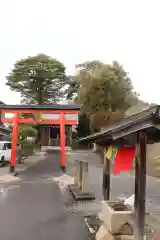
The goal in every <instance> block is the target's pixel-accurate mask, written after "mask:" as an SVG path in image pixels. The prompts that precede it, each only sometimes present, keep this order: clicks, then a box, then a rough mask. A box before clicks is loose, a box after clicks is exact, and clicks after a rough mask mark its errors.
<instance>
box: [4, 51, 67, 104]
mask: <svg viewBox="0 0 160 240" xmlns="http://www.w3.org/2000/svg"><path fill="white" fill-rule="evenodd" d="M6 79H7V82H6V85H8V86H9V87H10V89H11V90H13V91H17V92H20V93H21V97H22V102H24V103H28V104H50V103H54V102H57V101H58V100H59V99H60V97H61V94H62V92H61V88H62V87H63V86H64V85H65V81H66V75H65V67H64V65H63V64H62V63H61V62H59V61H58V60H56V59H53V58H51V57H49V56H46V55H44V54H39V55H37V56H33V57H28V58H26V59H22V60H20V61H17V62H16V63H15V65H14V68H13V70H12V71H11V72H10V73H9V75H8V76H7V77H6Z"/></svg>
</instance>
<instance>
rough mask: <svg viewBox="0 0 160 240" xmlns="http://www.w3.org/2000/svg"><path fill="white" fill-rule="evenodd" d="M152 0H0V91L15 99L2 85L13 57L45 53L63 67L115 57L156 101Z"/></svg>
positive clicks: (146, 95) (155, 19)
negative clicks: (63, 65)
mask: <svg viewBox="0 0 160 240" xmlns="http://www.w3.org/2000/svg"><path fill="white" fill-rule="evenodd" d="M159 4H160V3H159V2H158V0H157V1H156V0H154V1H151V0H145V1H144V0H141V1H138V0H130V1H128V0H121V1H119V0H112V1H111V0H110V1H109V0H95V1H91V0H87V1H86V0H85V1H84V0H81V1H79V0H77V1H75V0H68V1H65V0H59V1H55V0H45V1H38V0H34V1H31V0H28V1H21V0H13V1H10V0H5V1H1V3H0V31H1V38H0V43H1V44H0V53H1V54H0V66H1V71H0V79H1V81H0V96H1V99H0V100H2V101H5V102H6V103H18V102H19V101H20V96H19V94H17V93H11V92H10V91H9V89H8V88H7V87H6V86H5V76H6V75H7V74H8V72H9V71H10V70H11V68H12V67H13V64H14V62H15V61H16V60H18V59H20V58H23V57H27V56H28V55H34V54H37V53H42V52H44V53H46V54H48V55H50V56H52V57H55V58H57V59H58V60H60V61H62V62H63V63H64V64H65V65H66V67H67V71H68V73H72V72H73V71H74V65H75V64H77V63H80V62H83V61H86V60H93V59H99V60H103V61H106V62H110V61H112V60H117V61H119V62H120V63H121V64H123V66H124V67H125V69H126V70H127V71H128V72H129V73H130V75H131V76H132V79H133V84H134V86H135V88H136V90H138V91H139V92H140V94H141V98H143V99H144V100H147V101H153V102H157V103H159V102H160V97H159V88H158V87H157V86H158V84H159V77H160V74H159V69H158V60H159V53H160V46H159V42H160V41H159V40H160V35H159V33H158V29H159V26H158V22H159V21H160V16H159V12H158V9H159Z"/></svg>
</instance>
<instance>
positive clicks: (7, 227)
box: [0, 153, 90, 240]
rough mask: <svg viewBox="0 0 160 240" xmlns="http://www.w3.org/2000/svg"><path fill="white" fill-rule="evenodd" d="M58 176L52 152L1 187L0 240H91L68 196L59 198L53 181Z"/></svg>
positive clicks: (58, 171)
mask: <svg viewBox="0 0 160 240" xmlns="http://www.w3.org/2000/svg"><path fill="white" fill-rule="evenodd" d="M60 175H61V173H60V169H59V154H58V153H55V154H54V155H50V156H47V157H46V159H44V160H42V161H40V162H39V163H37V164H36V165H34V166H33V167H31V168H29V169H28V170H26V172H24V173H22V174H21V175H20V177H21V180H20V181H18V182H14V183H12V184H11V183H10V184H9V183H8V184H3V185H1V187H3V188H4V191H1V192H0V213H1V214H0V239H2V240H62V239H63V240H64V239H65V240H89V239H90V234H89V232H88V230H87V229H86V228H85V225H84V219H83V218H82V216H80V215H79V214H78V211H76V209H73V208H72V203H71V202H70V196H69V195H68V193H67V192H65V193H64V194H63V195H62V194H61V192H60V189H59V187H58V184H57V183H56V182H54V181H53V180H52V178H53V176H54V177H58V176H60Z"/></svg>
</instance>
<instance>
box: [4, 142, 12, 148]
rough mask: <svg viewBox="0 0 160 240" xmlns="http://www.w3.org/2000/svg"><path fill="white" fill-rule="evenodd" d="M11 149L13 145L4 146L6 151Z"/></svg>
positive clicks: (6, 144)
mask: <svg viewBox="0 0 160 240" xmlns="http://www.w3.org/2000/svg"><path fill="white" fill-rule="evenodd" d="M11 148H12V144H11V143H5V144H4V147H3V149H4V150H8V149H11Z"/></svg>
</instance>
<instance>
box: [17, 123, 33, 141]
mask: <svg viewBox="0 0 160 240" xmlns="http://www.w3.org/2000/svg"><path fill="white" fill-rule="evenodd" d="M18 129H19V138H20V140H24V139H27V137H33V138H35V137H36V136H37V130H36V129H35V128H34V126H32V125H28V124H22V125H20V126H19V128H18Z"/></svg>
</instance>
